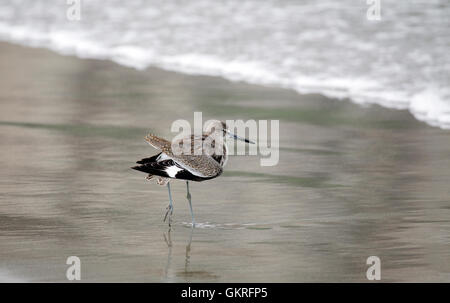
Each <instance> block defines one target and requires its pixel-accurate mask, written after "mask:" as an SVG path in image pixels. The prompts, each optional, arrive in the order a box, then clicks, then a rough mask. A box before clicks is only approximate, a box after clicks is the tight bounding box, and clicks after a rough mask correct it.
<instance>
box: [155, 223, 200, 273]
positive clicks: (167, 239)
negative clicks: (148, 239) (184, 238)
mask: <svg viewBox="0 0 450 303" xmlns="http://www.w3.org/2000/svg"><path fill="white" fill-rule="evenodd" d="M171 233H172V230H171V228H169V230H168V231H167V235H166V234H163V236H164V241H165V242H166V244H167V247H168V249H169V251H168V254H167V264H166V268H165V276H166V279H168V278H169V269H170V268H171V264H172V248H173V243H172V237H171ZM193 234H194V226H192V227H191V231H190V233H189V240H188V243H187V245H186V254H185V260H184V273H182V275H183V276H189V274H190V272H189V264H190V263H191V243H192V236H193Z"/></svg>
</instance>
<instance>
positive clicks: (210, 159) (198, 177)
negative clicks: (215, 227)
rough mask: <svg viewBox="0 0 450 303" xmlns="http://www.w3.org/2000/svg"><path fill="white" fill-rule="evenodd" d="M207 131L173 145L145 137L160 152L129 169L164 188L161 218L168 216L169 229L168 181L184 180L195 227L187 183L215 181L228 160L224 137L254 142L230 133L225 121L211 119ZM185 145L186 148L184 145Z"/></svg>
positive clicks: (170, 200) (171, 204)
mask: <svg viewBox="0 0 450 303" xmlns="http://www.w3.org/2000/svg"><path fill="white" fill-rule="evenodd" d="M206 129H207V130H208V131H206V132H203V133H202V136H201V137H198V136H195V135H190V136H188V137H185V138H183V139H180V140H177V141H175V142H174V144H172V142H170V141H168V140H165V139H163V138H160V137H158V136H155V135H153V134H149V135H147V136H146V137H145V141H147V143H149V144H150V145H151V146H153V147H154V148H156V149H159V150H160V151H161V152H160V153H158V154H156V155H154V156H152V157H149V158H144V159H142V160H139V161H137V162H136V163H137V164H139V165H138V166H134V167H132V169H135V170H138V171H141V172H144V173H147V174H148V176H147V180H151V179H153V177H155V176H156V177H157V184H159V185H167V189H168V192H169V205H168V206H167V211H166V214H165V216H164V222H165V221H166V219H167V217H168V218H169V227H170V226H171V224H172V214H173V200H172V192H171V189H170V180H171V179H179V180H185V181H186V191H187V195H186V198H187V199H188V202H189V209H190V212H191V218H192V226H193V227H194V226H195V219H194V212H193V209H192V201H191V194H190V192H189V181H196V182H201V181H205V180H210V179H214V178H216V177H218V176H220V175H221V174H222V171H223V167H224V166H225V164H226V163H227V160H228V148H227V145H226V142H225V141H224V140H223V138H224V137H231V138H233V139H235V140H241V141H244V142H246V143H251V144H254V142H252V141H250V140H248V139H245V138H241V137H239V136H237V135H236V134H233V133H232V132H230V131H229V130H228V128H227V126H226V124H225V122H221V121H217V120H213V121H211V122H210V123H209V124H208V125H207V127H206ZM186 143H187V144H189V145H187V146H186V145H185V144H186ZM205 143H206V144H205ZM172 146H175V147H178V148H179V149H178V148H177V150H176V151H175V150H173V149H172ZM216 147H217V148H216ZM183 148H184V149H183ZM180 150H183V152H181V153H180Z"/></svg>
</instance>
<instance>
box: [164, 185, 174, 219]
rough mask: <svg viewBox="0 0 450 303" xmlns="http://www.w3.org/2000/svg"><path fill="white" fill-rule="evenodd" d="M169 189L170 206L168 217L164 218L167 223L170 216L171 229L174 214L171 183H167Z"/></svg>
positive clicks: (168, 207)
mask: <svg viewBox="0 0 450 303" xmlns="http://www.w3.org/2000/svg"><path fill="white" fill-rule="evenodd" d="M167 189H168V190H169V205H168V206H167V211H166V215H165V216H164V222H166V219H167V216H169V227H171V226H172V214H173V202H172V192H171V191H170V182H167Z"/></svg>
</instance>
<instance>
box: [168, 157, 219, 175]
mask: <svg viewBox="0 0 450 303" xmlns="http://www.w3.org/2000/svg"><path fill="white" fill-rule="evenodd" d="M170 158H171V159H173V161H175V162H176V163H177V164H178V165H179V166H181V167H183V168H184V169H186V170H187V171H189V172H190V173H191V174H193V175H195V176H199V177H202V178H211V177H216V176H218V175H220V174H221V173H222V166H220V165H219V163H217V162H216V161H215V160H214V159H213V158H212V157H210V156H208V155H200V156H195V155H180V156H176V155H171V156H170Z"/></svg>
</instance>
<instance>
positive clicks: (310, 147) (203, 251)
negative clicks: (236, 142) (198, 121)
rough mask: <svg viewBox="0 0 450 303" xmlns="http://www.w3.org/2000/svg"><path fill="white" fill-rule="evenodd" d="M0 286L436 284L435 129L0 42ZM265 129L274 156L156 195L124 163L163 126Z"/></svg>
mask: <svg viewBox="0 0 450 303" xmlns="http://www.w3.org/2000/svg"><path fill="white" fill-rule="evenodd" d="M0 49H1V51H0V71H1V74H2V81H1V82H0V104H1V111H0V140H1V142H2V148H1V149H0V167H1V171H0V201H1V202H0V279H1V280H3V281H61V282H64V281H67V280H66V277H65V272H66V269H67V267H68V266H67V265H66V259H67V257H69V256H78V257H80V259H81V262H82V274H81V275H82V281H153V282H158V281H164V282H166V281H167V282H169V281H170V282H172V281H175V282H183V281H189V282H204V281H206V282H223V281H233V282H245V281H255V282H257V281H270V282H275V281H276V282H283V281H289V282H299V281H339V282H340V281H366V270H367V267H368V266H367V265H366V259H367V257H369V256H373V255H375V256H378V257H380V259H381V263H382V280H383V281H447V282H448V281H450V265H449V263H448V260H449V257H450V237H449V235H450V220H449V215H450V198H449V197H450V189H449V188H450V187H449V180H450V132H448V131H443V130H440V129H436V128H432V127H428V126H426V125H424V124H422V123H420V122H417V121H416V120H415V119H414V118H413V117H411V115H410V114H409V113H407V112H406V111H394V110H387V109H383V108H380V107H377V106H375V107H360V106H357V105H354V104H351V103H350V102H347V101H335V100H329V99H325V98H323V97H321V96H317V95H309V96H300V95H298V94H296V93H294V92H292V91H289V90H279V89H272V88H265V87H259V86H251V85H245V84H240V83H230V82H227V81H225V80H222V79H219V78H213V77H194V76H186V75H180V74H174V73H170V72H164V71H161V70H156V69H152V70H147V71H140V72H139V71H135V70H132V69H127V68H123V67H120V66H118V65H115V64H112V63H109V62H106V61H95V60H79V59H75V58H71V57H62V56H58V55H54V54H52V53H51V52H48V51H45V50H34V49H26V48H20V47H16V46H11V45H7V44H0ZM194 111H202V112H203V115H204V119H205V120H206V119H207V118H219V119H238V118H242V119H279V120H280V162H279V164H278V165H277V166H274V167H261V166H260V165H259V157H256V156H251V157H248V156H234V157H231V159H230V160H229V162H228V165H227V167H226V172H225V173H224V174H223V176H221V177H220V178H217V179H214V180H211V181H207V182H203V183H193V184H191V193H192V197H193V206H194V211H195V214H196V219H197V222H198V223H199V224H198V226H197V228H195V229H194V230H192V229H191V228H190V225H189V222H190V215H189V209H188V204H187V200H186V198H185V194H186V193H185V185H184V184H183V183H182V182H173V186H172V189H173V192H174V201H175V213H174V220H175V223H174V227H173V229H172V231H171V232H170V234H169V233H168V228H167V224H165V223H163V222H162V219H163V216H164V213H165V207H166V205H167V190H166V188H165V187H161V186H158V185H156V184H154V183H152V182H148V181H146V180H145V175H144V174H141V173H139V172H136V171H133V170H131V169H130V168H129V167H130V166H132V165H133V164H134V161H136V160H138V159H140V158H142V157H144V156H150V155H152V154H154V153H155V152H156V151H155V150H153V149H152V148H151V147H149V146H148V145H147V144H146V143H145V142H144V140H143V137H144V136H145V135H146V134H147V133H148V132H154V133H156V134H160V135H162V136H165V137H168V138H170V137H171V136H173V135H174V134H172V133H170V126H171V123H172V122H173V121H174V120H176V119H188V120H190V121H192V119H193V112H194Z"/></svg>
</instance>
